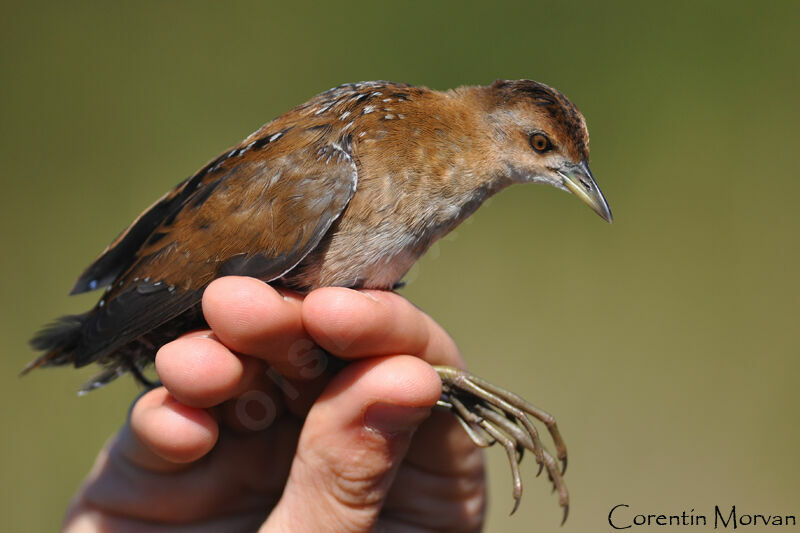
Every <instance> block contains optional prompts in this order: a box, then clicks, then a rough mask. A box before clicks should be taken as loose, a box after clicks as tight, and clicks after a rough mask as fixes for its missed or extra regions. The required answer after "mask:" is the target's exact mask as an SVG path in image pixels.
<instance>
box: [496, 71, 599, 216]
mask: <svg viewBox="0 0 800 533" xmlns="http://www.w3.org/2000/svg"><path fill="white" fill-rule="evenodd" d="M488 90H489V102H490V104H489V109H488V115H487V116H488V127H489V128H490V131H489V133H490V137H491V139H492V143H493V144H494V146H495V148H496V151H497V152H498V154H499V155H500V157H499V159H500V160H501V161H502V164H503V165H504V168H503V169H502V170H501V172H503V173H504V174H505V175H506V177H507V178H509V179H510V180H511V181H513V182H517V183H547V184H550V185H553V186H555V187H557V188H559V189H563V190H566V191H569V192H571V193H572V194H574V195H575V196H577V197H578V198H580V199H581V200H582V201H583V202H584V203H586V204H587V205H588V206H589V207H591V208H592V209H593V210H594V211H595V212H596V213H597V214H598V215H600V216H601V217H602V218H603V219H604V220H606V221H607V222H611V221H612V216H611V209H610V208H609V207H608V202H606V199H605V197H604V196H603V193H602V192H601V191H600V188H599V187H598V186H597V183H596V182H595V180H594V176H592V172H591V171H590V170H589V132H588V130H587V129H586V121H585V120H584V119H583V115H582V114H581V112H580V111H578V108H577V107H575V105H574V104H573V103H572V102H570V101H569V100H568V99H567V98H566V97H565V96H564V95H563V94H561V93H560V92H558V91H557V90H555V89H553V88H551V87H548V86H547V85H544V84H542V83H538V82H535V81H531V80H516V81H506V80H497V81H495V82H494V83H493V84H492V85H491V86H490V87H489V88H488Z"/></svg>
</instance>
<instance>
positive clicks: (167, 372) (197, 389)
mask: <svg viewBox="0 0 800 533" xmlns="http://www.w3.org/2000/svg"><path fill="white" fill-rule="evenodd" d="M155 364H156V372H157V373H158V377H159V379H160V380H161V383H162V384H163V385H164V387H166V388H167V390H168V391H169V392H170V394H171V395H172V396H173V397H174V398H175V399H176V400H178V401H179V402H181V403H182V404H184V405H187V406H190V407H205V408H208V407H212V406H215V405H219V404H221V403H222V402H224V401H226V400H230V399H231V398H234V397H237V396H239V395H240V394H242V393H243V392H244V391H245V390H248V389H250V388H253V387H254V383H255V381H256V380H257V378H258V376H259V374H260V373H261V372H263V370H264V363H263V362H262V361H260V360H258V359H255V358H252V357H246V356H238V355H236V354H234V353H233V352H231V351H230V350H229V349H228V348H227V347H225V346H224V345H223V344H222V343H220V342H219V341H218V340H216V338H215V337H214V336H213V335H212V334H211V332H210V331H208V332H195V333H193V334H189V335H186V336H183V337H180V338H178V339H177V340H174V341H172V342H170V343H168V344H165V345H164V346H162V347H161V348H160V349H159V350H158V353H157V354H156V361H155Z"/></svg>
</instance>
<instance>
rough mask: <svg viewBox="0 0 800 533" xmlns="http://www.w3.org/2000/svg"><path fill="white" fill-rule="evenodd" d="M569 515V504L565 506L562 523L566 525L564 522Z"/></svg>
mask: <svg viewBox="0 0 800 533" xmlns="http://www.w3.org/2000/svg"><path fill="white" fill-rule="evenodd" d="M568 516H569V504H567V505H565V506H564V518H562V519H561V525H562V526H563V525H564V522H566V521H567V517H568Z"/></svg>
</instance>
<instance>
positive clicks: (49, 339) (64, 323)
mask: <svg viewBox="0 0 800 533" xmlns="http://www.w3.org/2000/svg"><path fill="white" fill-rule="evenodd" d="M88 316H89V313H83V314H80V315H67V316H62V317H61V318H59V319H58V320H56V321H55V322H53V323H52V324H49V325H48V326H46V327H44V328H43V329H42V330H41V331H39V333H37V334H36V335H35V336H34V337H33V338H32V339H31V340H30V345H31V348H33V349H34V350H37V351H43V352H45V353H43V354H42V355H41V356H39V357H37V358H36V359H34V360H33V361H31V362H30V363H28V365H27V366H26V367H25V368H23V369H22V375H24V374H27V373H28V372H30V371H31V370H33V369H34V368H39V367H42V366H60V365H68V364H71V363H74V362H75V350H76V348H78V345H79V344H80V341H81V331H82V330H83V324H84V323H85V322H86V318H87V317H88Z"/></svg>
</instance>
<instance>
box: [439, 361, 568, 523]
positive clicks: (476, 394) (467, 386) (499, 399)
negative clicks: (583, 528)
mask: <svg viewBox="0 0 800 533" xmlns="http://www.w3.org/2000/svg"><path fill="white" fill-rule="evenodd" d="M434 368H435V369H436V372H437V373H438V374H439V378H440V379H441V380H442V397H441V398H440V399H439V402H438V404H437V405H439V406H440V407H446V408H447V409H449V410H450V411H452V412H453V414H455V416H456V418H457V419H458V421H459V422H460V423H461V426H462V427H463V428H464V430H465V431H466V432H467V434H468V435H469V437H470V439H471V440H472V442H473V443H475V445H476V446H479V447H481V448H485V447H487V446H490V445H492V444H494V443H495V442H499V443H500V444H501V445H502V446H503V448H504V449H505V450H506V453H507V454H508V461H509V463H510V465H511V475H512V478H513V496H514V507H513V509H512V510H511V513H512V514H513V513H514V511H516V510H517V506H518V505H519V501H520V498H521V497H522V478H521V477H520V473H519V462H520V461H521V460H522V455H523V452H524V451H525V450H526V449H527V450H530V451H531V452H532V453H533V455H534V456H535V457H536V462H537V463H538V465H539V473H541V472H542V469H546V470H547V474H548V476H549V478H550V481H552V482H553V490H554V491H556V492H558V503H559V504H560V505H561V507H563V508H564V518H563V520H564V521H565V520H566V519H567V513H568V512H569V495H568V493H567V487H566V485H565V484H564V479H563V475H564V472H565V471H566V469H567V447H566V446H565V444H564V440H563V439H562V438H561V433H559V431H558V426H557V425H556V421H555V419H554V418H553V417H552V416H551V415H550V414H548V413H546V412H544V411H542V410H541V409H539V408H538V407H536V406H534V405H532V404H531V403H529V402H527V401H525V400H524V399H522V398H521V397H519V396H517V395H516V394H513V393H511V392H508V391H506V390H503V389H501V388H499V387H496V386H494V385H492V384H491V383H489V382H487V381H485V380H483V379H481V378H479V377H478V376H475V375H473V374H470V373H469V372H467V371H465V370H461V369H458V368H454V367H449V366H436V367H434ZM528 415H531V416H533V417H534V418H535V419H537V420H539V421H541V422H542V423H544V425H545V426H547V430H548V432H549V433H550V436H551V437H552V439H553V444H554V446H555V449H556V457H558V459H559V460H560V461H561V469H559V467H558V464H557V463H556V460H555V459H554V458H553V456H552V455H550V454H549V453H548V452H547V450H545V449H544V446H542V442H541V440H540V439H539V432H538V431H537V430H536V427H534V425H533V423H532V422H531V420H530V418H528ZM537 475H538V474H537ZM562 523H563V521H562Z"/></svg>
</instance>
